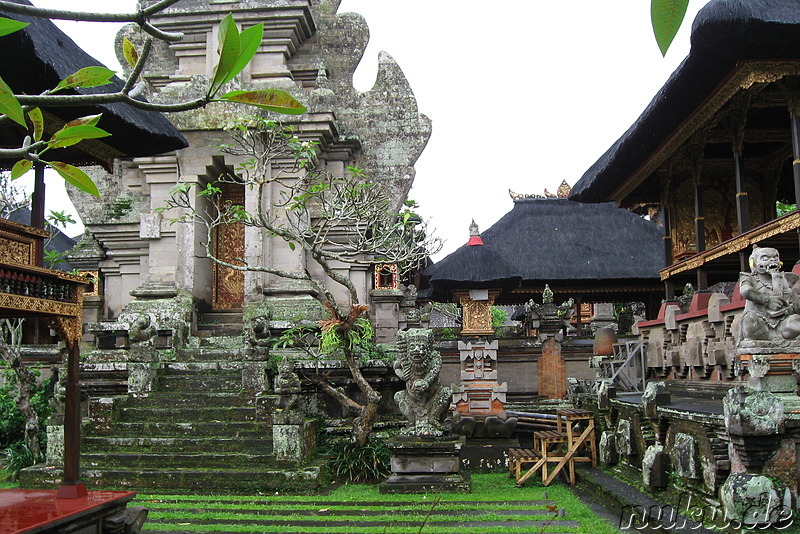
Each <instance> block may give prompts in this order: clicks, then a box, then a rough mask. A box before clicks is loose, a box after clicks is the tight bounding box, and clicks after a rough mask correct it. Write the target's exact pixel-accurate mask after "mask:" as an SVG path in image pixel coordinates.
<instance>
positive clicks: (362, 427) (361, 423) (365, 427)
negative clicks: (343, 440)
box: [352, 396, 380, 447]
mask: <svg viewBox="0 0 800 534" xmlns="http://www.w3.org/2000/svg"><path fill="white" fill-rule="evenodd" d="M378 398H380V396H379V397H378ZM376 413H378V403H377V402H368V403H367V404H366V405H365V406H364V407H362V408H361V415H359V416H358V417H356V419H355V420H354V421H353V438H352V441H353V443H355V444H357V445H358V446H360V447H363V446H364V445H366V444H367V441H369V435H370V434H371V433H372V425H373V424H374V422H375V414H376Z"/></svg>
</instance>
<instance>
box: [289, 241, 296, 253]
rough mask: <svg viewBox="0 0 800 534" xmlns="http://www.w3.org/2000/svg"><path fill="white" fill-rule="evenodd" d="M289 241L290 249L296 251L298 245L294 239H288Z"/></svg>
mask: <svg viewBox="0 0 800 534" xmlns="http://www.w3.org/2000/svg"><path fill="white" fill-rule="evenodd" d="M287 243H288V244H289V249H290V250H291V251H292V252H294V249H295V248H297V245H295V244H294V243H293V242H292V241H287Z"/></svg>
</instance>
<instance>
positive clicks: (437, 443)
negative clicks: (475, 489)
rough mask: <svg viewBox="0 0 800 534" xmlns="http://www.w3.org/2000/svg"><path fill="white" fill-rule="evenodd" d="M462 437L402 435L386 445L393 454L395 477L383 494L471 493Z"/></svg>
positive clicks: (391, 477) (393, 472)
mask: <svg viewBox="0 0 800 534" xmlns="http://www.w3.org/2000/svg"><path fill="white" fill-rule="evenodd" d="M465 441H466V440H465V439H464V438H463V437H454V436H448V437H443V438H438V439H437V438H421V437H416V436H401V437H398V438H395V439H394V440H392V441H389V442H387V446H388V447H389V450H391V451H392V463H391V466H392V475H391V476H390V477H389V478H388V479H387V480H385V481H384V482H383V483H382V484H381V487H380V492H381V493H438V492H441V491H450V492H461V493H469V492H470V490H471V488H470V479H469V474H468V473H462V472H461V458H460V453H461V449H462V447H463V446H464V443H465Z"/></svg>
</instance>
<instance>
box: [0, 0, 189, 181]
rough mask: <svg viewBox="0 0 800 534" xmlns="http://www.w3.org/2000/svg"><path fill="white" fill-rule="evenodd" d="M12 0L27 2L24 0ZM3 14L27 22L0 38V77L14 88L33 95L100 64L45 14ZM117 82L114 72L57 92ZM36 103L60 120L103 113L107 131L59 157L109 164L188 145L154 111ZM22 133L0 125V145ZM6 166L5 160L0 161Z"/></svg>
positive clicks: (109, 88)
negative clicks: (107, 77)
mask: <svg viewBox="0 0 800 534" xmlns="http://www.w3.org/2000/svg"><path fill="white" fill-rule="evenodd" d="M13 1H14V2H16V3H18V4H29V5H30V2H28V1H27V0H13ZM3 16H4V17H7V18H13V19H16V20H20V21H24V22H28V23H30V24H29V25H28V26H26V27H25V28H24V29H22V30H20V31H17V32H15V33H12V34H10V35H7V36H5V37H2V38H0V39H2V50H3V57H2V60H0V77H2V78H3V80H4V81H5V82H6V83H7V84H8V85H9V86H10V87H11V88H12V90H13V91H14V92H15V93H18V94H19V93H26V94H39V93H41V92H42V91H44V90H46V89H52V88H53V87H55V86H56V85H57V84H58V82H59V81H61V80H62V79H63V78H66V77H67V76H69V75H70V74H73V73H75V72H76V71H78V70H79V69H81V68H83V67H88V66H101V65H102V63H100V62H99V61H98V60H96V59H94V58H93V57H92V56H90V55H89V54H88V53H86V52H85V51H84V50H83V49H81V48H80V47H79V46H78V45H77V44H75V42H74V41H73V40H72V39H70V38H69V37H68V36H67V35H66V34H64V32H62V31H61V30H59V29H58V27H57V26H56V25H55V24H53V23H52V22H51V21H50V20H48V19H42V18H35V17H28V16H25V15H17V14H8V13H3ZM123 86H124V82H123V81H122V80H121V79H119V78H117V77H116V76H115V77H114V78H113V79H112V82H111V83H110V84H107V85H104V86H100V87H94V88H90V89H80V88H79V89H74V90H68V91H63V94H75V93H93V92H103V93H109V92H116V91H119V90H120V89H122V87H123ZM40 107H41V109H42V110H43V111H44V112H45V113H46V114H48V115H49V116H50V117H55V118H56V119H57V121H63V122H68V121H70V120H73V119H75V118H78V117H82V116H87V115H95V114H97V113H103V117H102V119H101V120H100V123H99V127H101V128H103V129H104V130H106V131H108V132H109V133H111V134H112V135H111V137H107V138H104V139H102V140H91V141H83V142H81V143H80V144H79V145H78V147H77V149H74V148H68V149H59V150H58V154H59V160H61V161H66V162H69V163H74V164H90V163H99V164H101V165H104V166H106V167H107V168H110V167H111V165H112V164H113V160H114V158H116V157H121V156H132V157H142V156H153V155H156V154H163V153H165V152H170V151H173V150H177V149H180V148H185V147H186V146H188V143H187V141H186V139H185V138H184V137H183V135H182V134H181V133H180V131H179V130H178V129H177V128H176V127H175V126H174V125H173V124H172V123H171V122H170V121H169V120H168V119H167V118H166V117H165V116H164V115H163V114H161V113H158V112H152V111H144V110H140V109H136V108H133V107H131V106H129V105H126V104H123V103H113V104H98V105H91V106H81V107H61V108H58V107H44V106H40ZM46 122H47V119H46ZM46 126H47V125H46ZM57 128H60V125H59V126H57ZM24 135H25V133H24V132H23V131H22V129H21V128H18V127H13V128H12V127H6V128H3V129H2V130H0V146H12V147H13V146H20V145H19V143H20V142H21V139H22V137H24ZM0 163H2V161H0ZM7 165H10V163H9V164H6V165H3V166H7Z"/></svg>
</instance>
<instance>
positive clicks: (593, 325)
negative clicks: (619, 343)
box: [589, 302, 619, 335]
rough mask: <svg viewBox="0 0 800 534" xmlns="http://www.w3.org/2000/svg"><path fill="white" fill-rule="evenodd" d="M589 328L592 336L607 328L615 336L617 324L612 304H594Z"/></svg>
mask: <svg viewBox="0 0 800 534" xmlns="http://www.w3.org/2000/svg"><path fill="white" fill-rule="evenodd" d="M589 328H590V329H591V330H592V334H593V335H594V334H596V333H597V331H598V330H599V329H601V328H608V329H610V330H611V331H613V332H614V333H615V334H616V333H617V330H618V329H619V324H618V323H617V320H616V318H615V317H614V304H613V303H611V302H598V303H595V305H594V315H593V316H592V317H591V318H590V319H589Z"/></svg>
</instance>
